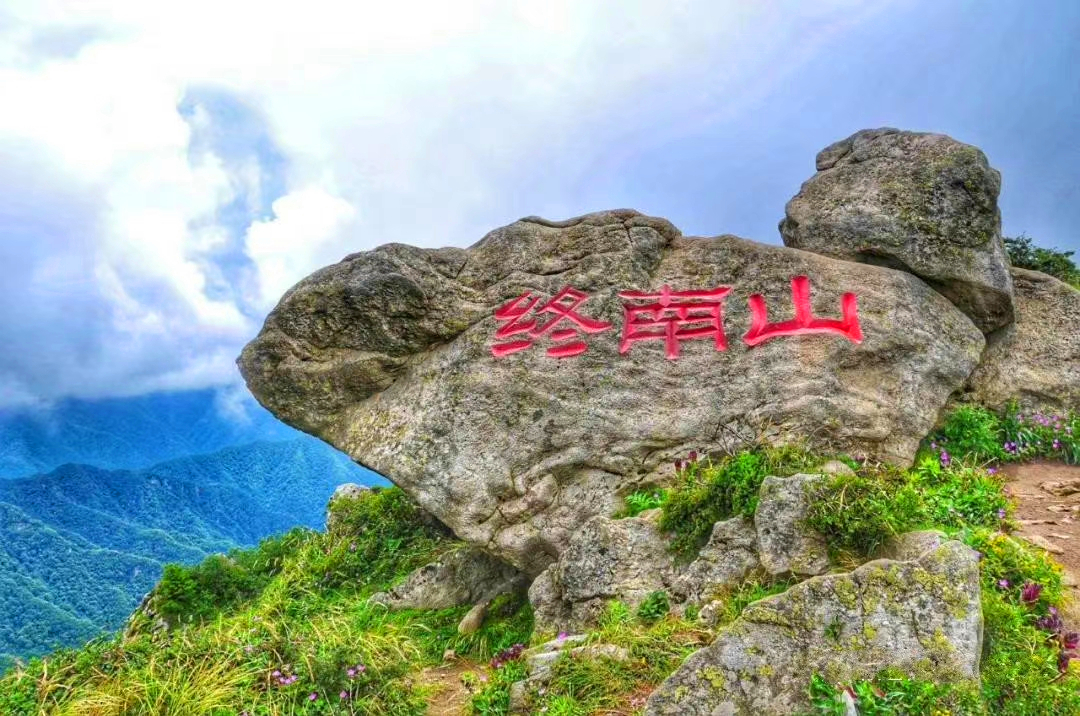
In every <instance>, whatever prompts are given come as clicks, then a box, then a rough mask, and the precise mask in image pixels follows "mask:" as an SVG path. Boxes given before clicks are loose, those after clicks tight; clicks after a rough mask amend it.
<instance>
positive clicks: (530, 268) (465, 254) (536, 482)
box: [239, 210, 984, 576]
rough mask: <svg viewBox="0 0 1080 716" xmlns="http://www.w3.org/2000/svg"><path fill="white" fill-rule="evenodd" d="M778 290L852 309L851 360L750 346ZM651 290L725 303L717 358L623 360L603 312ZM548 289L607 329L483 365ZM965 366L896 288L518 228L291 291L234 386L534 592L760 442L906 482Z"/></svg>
mask: <svg viewBox="0 0 1080 716" xmlns="http://www.w3.org/2000/svg"><path fill="white" fill-rule="evenodd" d="M793 276H807V277H809V281H810V296H809V304H810V308H811V310H812V311H813V313H814V314H815V315H816V316H819V317H825V318H838V317H839V316H840V315H841V297H842V295H843V294H845V293H848V292H851V293H854V294H856V295H857V297H858V298H857V302H858V318H859V321H860V325H861V332H862V335H863V339H862V342H861V343H854V342H852V341H851V340H849V339H848V338H845V337H844V336H842V335H837V334H835V333H816V334H811V335H791V336H784V337H776V338H773V339H772V340H768V341H765V342H763V343H761V344H759V345H755V346H753V347H751V346H748V345H746V344H745V343H744V342H743V341H742V340H741V337H742V336H743V335H744V334H746V332H747V330H748V329H749V328H750V327H751V314H750V309H749V299H750V297H751V296H753V295H755V294H757V295H760V296H762V300H763V303H764V305H765V306H766V307H767V309H768V312H769V320H772V321H785V320H791V316H792V315H793V309H792V285H791V279H792V277H793ZM664 285H669V286H671V287H672V290H689V289H712V288H715V287H719V286H727V287H730V288H731V289H732V290H731V294H730V295H729V296H728V297H727V299H726V302H725V304H724V315H723V327H724V331H725V335H726V338H727V349H726V350H725V351H718V350H717V348H716V345H715V340H686V341H683V342H681V343H679V344H678V348H679V356H678V360H668V359H666V358H665V346H664V342H663V341H638V342H634V343H633V344H632V345H630V347H629V350H628V351H627V352H625V353H622V354H620V352H619V344H620V331H621V327H622V321H623V302H624V299H621V298H620V297H619V295H618V294H619V292H620V291H625V290H634V289H636V290H645V291H656V290H660V289H661V287H662V286H664ZM564 286H572V287H574V288H576V289H579V290H581V291H582V292H584V293H585V294H587V295H588V296H589V298H588V300H587V301H586V302H585V303H583V304H581V305H580V306H578V308H577V309H576V311H577V312H578V313H579V314H581V315H583V316H585V317H587V318H589V319H591V320H594V321H602V322H607V323H610V324H611V328H610V329H609V330H605V331H602V332H599V333H596V334H593V335H590V336H588V337H587V342H588V350H587V351H586V352H584V353H582V354H580V355H578V356H576V357H573V358H563V359H556V358H552V357H549V356H548V355H547V354H546V352H545V351H546V349H547V348H548V347H551V346H552V345H553V343H552V342H551V341H550V340H548V338H547V337H544V338H540V339H538V340H537V344H536V345H535V346H534V347H532V348H530V349H528V350H522V351H520V352H516V353H513V354H512V355H507V356H505V357H502V358H495V357H494V356H493V355H492V343H493V340H494V335H495V332H496V330H497V329H498V328H499V326H500V325H506V324H507V323H508V322H506V321H503V322H500V321H497V320H496V319H495V317H494V315H493V314H494V312H495V310H496V309H498V308H499V307H502V306H505V305H506V304H507V303H508V302H509V301H512V300H513V299H514V298H515V297H517V296H520V295H521V294H522V293H524V292H526V291H531V292H532V293H533V296H540V297H543V298H544V300H547V299H550V298H551V297H553V296H555V295H556V294H558V292H559V291H560V289H562V288H563V287H564ZM539 305H540V304H537V307H539ZM551 317H553V316H552V314H545V315H543V316H541V317H540V318H541V320H550V318H551ZM568 325H569V324H568ZM512 338H515V336H512V337H511V339H512ZM516 338H518V339H520V338H521V335H520V334H519V335H517V336H516ZM983 345H984V341H983V337H982V335H981V333H980V332H979V331H978V329H977V328H976V327H975V326H974V325H973V324H972V323H971V321H970V320H969V319H968V318H967V317H966V316H964V315H963V314H962V313H961V312H960V311H959V310H957V309H956V308H955V307H954V306H953V305H952V304H951V303H949V301H947V300H946V299H944V298H943V297H942V296H941V295H940V294H939V293H937V292H935V291H934V290H932V289H931V288H929V287H928V286H927V285H926V284H924V283H923V282H921V281H920V280H918V279H917V278H915V277H914V276H911V275H910V274H907V273H903V272H900V271H894V270H891V269H888V268H882V267H878V266H869V265H864V264H857V263H851V262H847V261H839V260H836V259H831V258H827V257H824V256H820V255H816V254H812V253H807V252H803V251H796V250H793V249H789V248H783V247H776V246H766V245H763V244H757V243H754V242H751V241H746V240H744V239H739V238H737V237H734V236H719V237H715V238H711V239H697V238H684V237H682V236H681V235H680V234H679V232H678V231H677V230H676V229H675V227H673V226H672V225H671V224H670V223H668V222H667V221H664V220H663V219H657V218H652V217H647V216H642V215H641V214H639V213H637V212H634V211H630V210H619V211H608V212H601V213H597V214H590V215H587V216H583V217H578V218H576V219H571V220H568V221H563V222H551V221H545V220H543V219H538V218H528V219H523V220H521V221H518V222H515V223H514V224H511V225H510V226H506V227H503V228H501V229H497V230H495V231H493V232H491V233H490V234H488V235H487V236H486V237H484V239H483V240H481V241H480V242H479V243H477V244H476V245H475V246H473V247H471V248H469V249H437V250H431V249H418V248H413V247H409V246H404V245H400V244H393V245H388V246H383V247H380V248H377V249H375V250H373V251H368V252H364V253H360V254H354V255H352V256H349V257H347V258H346V259H345V260H343V261H342V262H341V263H338V264H335V265H333V266H329V267H327V268H324V269H322V270H320V271H317V272H316V273H314V274H312V275H311V276H309V277H308V278H306V279H305V280H303V281H302V282H300V283H299V284H298V285H296V286H295V287H293V288H292V289H291V290H289V291H288V292H287V293H286V294H285V296H284V297H283V298H282V300H281V302H280V303H279V304H278V306H277V307H276V308H275V309H274V311H273V312H272V313H271V314H270V316H269V317H268V318H267V320H266V324H265V325H264V327H263V330H262V332H261V333H260V334H259V336H258V337H257V338H256V339H255V340H254V341H252V342H251V343H250V344H249V345H248V346H247V347H246V348H245V349H244V352H243V354H242V356H241V357H240V359H239V365H240V369H241V371H242V373H243V375H244V377H245V379H246V381H247V383H248V386H249V387H250V388H251V391H252V392H253V393H254V394H255V396H256V397H257V398H258V399H259V401H260V402H261V403H262V404H263V405H264V406H266V407H267V408H268V409H270V410H271V411H272V412H273V413H274V414H275V415H277V416H278V417H279V418H281V419H282V420H284V421H285V422H286V423H289V424H290V425H292V426H294V427H297V428H299V429H301V430H305V431H307V432H310V433H313V434H315V435H317V436H319V437H321V438H322V439H324V440H326V441H327V442H329V443H330V444H332V445H334V446H335V447H338V448H339V449H341V450H343V451H344V452H346V453H348V454H349V455H350V456H352V457H353V458H354V459H356V460H357V461H359V462H361V463H362V464H364V465H366V466H368V467H370V468H372V469H374V470H375V471H377V472H379V473H381V474H383V475H385V476H386V477H388V478H389V479H390V480H392V481H393V482H394V483H395V484H397V485H399V486H401V487H402V488H403V489H404V490H405V491H406V492H408V493H409V494H410V495H411V496H412V497H413V498H414V499H415V500H416V501H417V502H418V503H419V504H420V505H421V506H422V507H423V508H424V509H426V510H428V511H430V512H431V513H433V514H434V515H435V516H436V517H437V518H438V519H439V520H441V521H442V522H443V523H445V524H446V525H447V526H449V527H450V528H452V529H453V531H454V532H455V533H456V534H457V535H458V536H459V537H460V538H462V539H464V540H466V541H467V542H470V543H472V544H475V545H479V546H483V547H484V548H485V549H487V550H489V551H490V552H491V553H493V554H496V555H498V556H500V557H501V558H503V559H505V560H507V561H509V562H511V563H512V564H514V565H515V566H517V567H518V568H519V569H521V570H522V571H524V572H526V573H527V574H529V575H532V576H535V575H537V574H539V573H540V572H541V571H543V570H544V569H545V568H546V567H547V566H548V565H549V564H551V563H552V562H553V561H554V560H555V559H556V558H557V556H558V555H559V553H560V552H561V551H562V550H563V549H565V547H566V546H567V544H568V543H569V540H570V536H571V535H572V534H573V533H574V532H575V531H576V530H578V529H580V528H581V526H582V525H583V524H585V522H586V521H587V520H588V519H589V518H590V517H592V516H594V515H610V514H612V513H613V512H614V511H615V509H617V507H618V505H619V502H620V500H619V498H618V497H617V496H618V495H620V494H625V492H627V491H629V490H630V489H633V486H635V485H638V484H641V483H642V481H643V480H646V479H655V478H658V477H662V476H663V473H664V472H665V471H670V470H671V467H670V466H671V463H672V461H673V460H674V459H675V458H678V457H685V456H686V454H687V453H688V452H689V451H691V450H700V451H703V452H706V453H707V452H710V451H712V450H724V449H728V448H730V447H732V446H733V445H734V444H736V443H737V442H738V440H739V438H738V437H736V436H742V437H745V436H747V435H750V434H758V433H760V432H762V431H763V426H765V427H764V434H765V436H766V437H767V438H772V439H777V440H779V439H782V437H784V438H786V437H787V436H790V437H796V438H798V437H802V438H805V439H806V440H807V442H808V443H809V444H810V446H811V447H813V448H817V449H821V450H826V451H843V452H846V453H848V454H853V455H858V454H863V455H867V456H870V457H878V458H882V459H886V460H890V461H894V462H898V463H905V462H909V461H910V460H911V458H912V456H913V455H914V452H915V449H916V447H917V445H918V442H919V440H920V439H921V438H922V437H923V436H924V435H925V434H926V433H927V432H928V431H929V430H930V429H931V427H932V425H933V422H934V420H935V418H936V417H937V413H938V410H939V408H940V407H941V406H942V404H943V402H944V401H945V399H946V398H947V396H948V395H950V394H951V393H952V392H953V391H954V390H955V389H956V388H958V387H959V386H960V385H962V383H963V381H964V380H965V379H966V378H967V376H968V375H969V374H970V372H971V370H972V368H973V367H974V365H975V363H976V361H977V360H978V357H979V355H980V353H981V351H982V348H983Z"/></svg>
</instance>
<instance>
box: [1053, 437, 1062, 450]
mask: <svg viewBox="0 0 1080 716" xmlns="http://www.w3.org/2000/svg"><path fill="white" fill-rule="evenodd" d="M1054 449H1055V450H1060V449H1061V441H1060V440H1057V439H1055V440H1054Z"/></svg>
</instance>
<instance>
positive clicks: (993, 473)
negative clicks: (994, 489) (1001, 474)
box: [986, 467, 997, 475]
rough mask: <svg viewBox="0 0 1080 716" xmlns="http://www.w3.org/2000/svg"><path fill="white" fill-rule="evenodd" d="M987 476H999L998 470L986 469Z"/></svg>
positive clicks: (994, 468)
mask: <svg viewBox="0 0 1080 716" xmlns="http://www.w3.org/2000/svg"><path fill="white" fill-rule="evenodd" d="M986 474H987V475H996V474H997V468H996V467H988V468H986Z"/></svg>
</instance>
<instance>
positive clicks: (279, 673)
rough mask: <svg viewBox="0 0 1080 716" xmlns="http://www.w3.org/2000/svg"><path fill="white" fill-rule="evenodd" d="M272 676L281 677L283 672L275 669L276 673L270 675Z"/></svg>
mask: <svg viewBox="0 0 1080 716" xmlns="http://www.w3.org/2000/svg"><path fill="white" fill-rule="evenodd" d="M270 676H281V672H280V671H278V670H277V669H274V671H272V672H271V673H270Z"/></svg>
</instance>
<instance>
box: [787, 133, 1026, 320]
mask: <svg viewBox="0 0 1080 716" xmlns="http://www.w3.org/2000/svg"><path fill="white" fill-rule="evenodd" d="M1000 191H1001V175H1000V174H999V173H998V172H997V170H995V169H993V168H991V167H990V165H989V164H988V163H987V160H986V156H985V155H984V154H983V153H982V152H981V151H979V149H978V148H977V147H973V146H971V145H968V144H963V143H961V142H957V141H956V140H954V139H952V138H950V137H947V136H945V135H943V134H928V133H923V132H902V131H900V130H897V129H888V128H886V129H864V130H862V131H861V132H856V133H855V134H853V135H851V136H850V137H848V138H847V139H843V140H841V141H839V142H836V143H835V144H832V145H830V146H828V147H826V148H825V149H823V150H822V151H821V152H820V153H819V154H818V156H817V173H816V174H815V175H814V176H813V177H811V178H810V179H809V180H808V181H806V182H805V183H804V184H803V185H802V188H801V189H800V190H799V193H798V194H796V195H795V197H794V198H793V199H791V201H789V202H788V203H787V207H786V209H785V216H784V219H783V221H781V222H780V234H781V236H782V237H783V239H784V244H785V245H787V246H791V247H793V248H797V249H805V250H807V251H813V252H815V253H820V254H824V255H826V256H834V257H836V258H842V259H848V260H851V261H863V262H866V263H872V264H879V265H882V266H891V267H893V268H897V269H900V270H903V271H908V272H911V273H913V274H915V275H916V276H918V277H919V278H921V279H923V280H924V281H926V282H927V283H929V284H930V285H931V286H933V287H934V288H935V289H937V290H938V291H940V292H941V293H942V295H944V296H946V297H947V298H948V299H949V300H950V301H952V302H953V303H954V304H955V305H956V306H958V307H959V308H960V310H962V311H963V312H964V313H965V314H967V315H968V316H969V317H970V318H971V320H972V321H974V322H975V325H977V326H978V327H979V328H980V329H981V330H982V331H984V332H986V333H989V332H991V331H993V330H995V329H998V328H1001V327H1002V326H1005V325H1007V324H1008V323H1010V322H1011V321H1012V319H1013V287H1012V278H1011V277H1010V275H1009V260H1008V257H1007V255H1006V253H1005V247H1004V243H1003V242H1002V238H1001V212H1000V211H999V210H998V205H997V199H998V194H999V192H1000Z"/></svg>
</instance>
